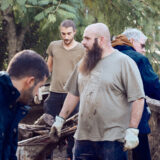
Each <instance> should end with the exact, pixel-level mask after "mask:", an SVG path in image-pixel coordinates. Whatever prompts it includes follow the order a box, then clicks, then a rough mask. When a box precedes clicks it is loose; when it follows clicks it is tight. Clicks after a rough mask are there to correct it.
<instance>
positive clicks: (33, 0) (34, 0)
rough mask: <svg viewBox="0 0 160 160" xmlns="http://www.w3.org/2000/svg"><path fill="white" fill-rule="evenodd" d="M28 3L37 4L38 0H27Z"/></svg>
mask: <svg viewBox="0 0 160 160" xmlns="http://www.w3.org/2000/svg"><path fill="white" fill-rule="evenodd" d="M27 2H28V3H30V4H33V5H37V4H38V2H37V0H27Z"/></svg>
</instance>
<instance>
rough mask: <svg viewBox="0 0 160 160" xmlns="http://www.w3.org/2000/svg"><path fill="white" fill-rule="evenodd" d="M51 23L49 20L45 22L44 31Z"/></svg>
mask: <svg viewBox="0 0 160 160" xmlns="http://www.w3.org/2000/svg"><path fill="white" fill-rule="evenodd" d="M49 25H50V22H49V21H47V22H46V23H45V24H44V26H43V27H42V31H44V30H46V29H47V28H48V27H49Z"/></svg>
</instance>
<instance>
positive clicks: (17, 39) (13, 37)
mask: <svg viewBox="0 0 160 160" xmlns="http://www.w3.org/2000/svg"><path fill="white" fill-rule="evenodd" d="M2 15H3V20H5V21H6V22H7V25H6V28H5V31H6V33H7V41H8V45H7V51H8V61H10V60H11V58H12V57H13V56H14V55H15V54H16V53H17V52H18V51H20V50H21V49H22V45H23V41H24V36H25V33H26V32H27V30H28V26H26V27H25V28H21V31H18V32H19V34H18V35H17V29H16V27H17V26H16V24H15V21H14V15H13V13H12V11H11V10H10V9H7V10H5V11H4V12H3V13H2Z"/></svg>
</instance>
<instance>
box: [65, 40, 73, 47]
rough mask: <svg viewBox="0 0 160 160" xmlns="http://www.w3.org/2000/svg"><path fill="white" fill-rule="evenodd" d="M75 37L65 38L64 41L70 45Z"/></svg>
mask: <svg viewBox="0 0 160 160" xmlns="http://www.w3.org/2000/svg"><path fill="white" fill-rule="evenodd" d="M73 40H74V38H72V39H64V40H63V42H64V44H65V45H66V46H69V45H70V44H71V43H72V42H73Z"/></svg>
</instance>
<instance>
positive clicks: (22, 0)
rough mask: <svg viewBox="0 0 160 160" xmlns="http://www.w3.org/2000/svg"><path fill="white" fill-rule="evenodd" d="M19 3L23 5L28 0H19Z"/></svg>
mask: <svg viewBox="0 0 160 160" xmlns="http://www.w3.org/2000/svg"><path fill="white" fill-rule="evenodd" d="M17 3H18V4H19V5H21V6H24V5H25V3H26V0H17Z"/></svg>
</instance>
